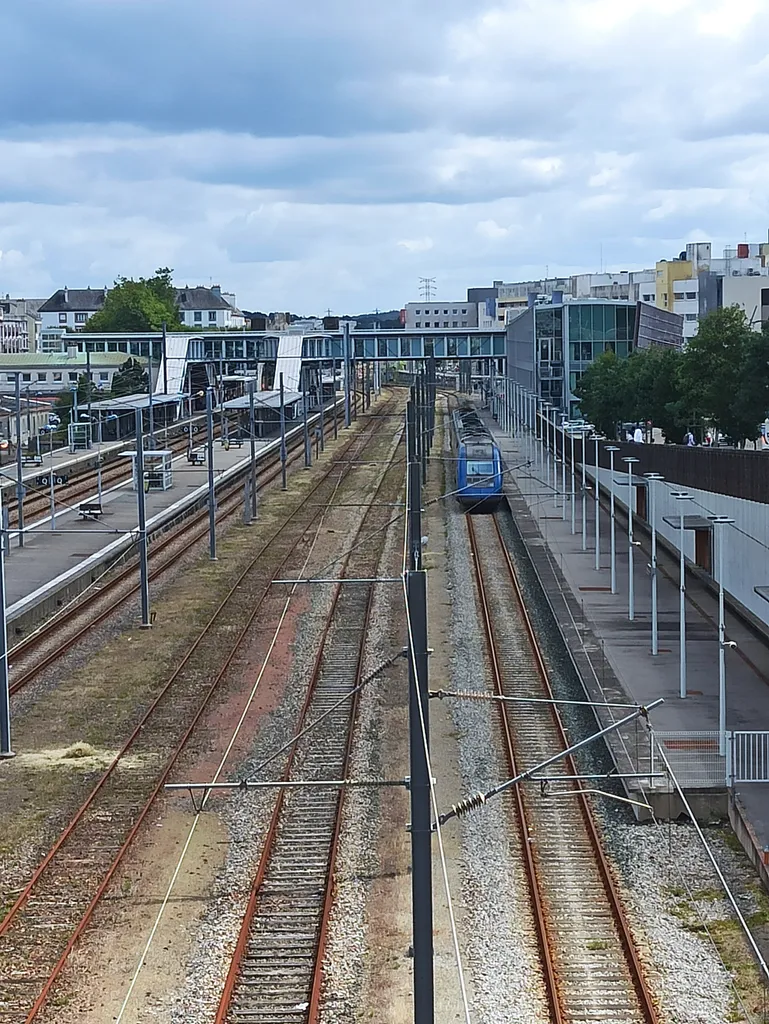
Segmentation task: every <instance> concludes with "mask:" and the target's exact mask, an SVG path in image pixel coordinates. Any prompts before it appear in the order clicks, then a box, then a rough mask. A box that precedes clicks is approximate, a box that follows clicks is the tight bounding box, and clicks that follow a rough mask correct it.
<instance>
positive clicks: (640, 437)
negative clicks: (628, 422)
mask: <svg viewBox="0 0 769 1024" xmlns="http://www.w3.org/2000/svg"><path fill="white" fill-rule="evenodd" d="M633 440H634V441H635V443H636V444H643V443H644V432H643V430H641V428H640V426H638V427H636V428H635V430H634V431H633Z"/></svg>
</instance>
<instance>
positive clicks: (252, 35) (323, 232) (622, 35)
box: [0, 0, 769, 313]
mask: <svg viewBox="0 0 769 1024" xmlns="http://www.w3.org/2000/svg"><path fill="white" fill-rule="evenodd" d="M767 38H769V0H739V3H738V2H737V0H664V2H663V0H499V2H497V3H496V4H491V3H488V2H487V0H386V2H384V3H380V2H374V0H281V2H277V0H216V2H212V0H184V2H182V0H12V2H11V3H9V4H7V5H5V7H4V11H3V26H2V39H3V45H2V60H0V292H1V293H3V294H4V293H5V292H10V293H12V294H17V295H25V296H45V295H48V294H50V293H51V292H52V291H53V290H54V289H55V288H58V287H62V286H63V285H65V284H66V285H69V286H70V287H77V286H86V285H92V286H97V285H104V284H108V283H111V282H112V280H113V279H114V278H115V277H116V276H117V275H119V274H125V275H127V276H139V275H143V274H148V273H151V272H152V271H153V270H154V269H155V267H157V266H160V265H168V266H171V267H173V268H174V269H175V278H176V280H177V283H180V284H184V283H187V284H190V285H192V284H208V283H210V282H211V281H213V282H214V283H220V284H221V285H222V286H223V287H226V288H227V289H231V290H234V291H235V292H236V293H237V296H238V301H239V303H240V304H241V305H242V306H243V307H244V308H248V309H256V308H259V309H268V310H270V309H291V310H294V311H297V312H299V311H302V312H318V311H321V310H323V309H325V308H327V307H328V308H331V309H332V310H334V311H335V312H351V313H354V312H362V311H365V310H369V309H373V308H374V307H376V306H378V307H379V308H383V309H387V308H393V307H398V306H400V305H402V304H403V303H404V302H406V301H407V300H409V299H413V298H417V297H418V279H419V277H420V276H429V277H435V278H436V279H437V282H438V295H439V297H442V298H455V297H459V296H461V295H462V294H463V293H464V289H465V288H466V287H467V286H468V285H482V284H486V283H490V281H491V280H492V279H494V278H503V279H504V280H508V281H509V280H516V279H520V278H526V277H529V276H539V275H542V274H544V273H545V271H546V270H549V272H550V273H551V274H553V273H574V272H579V271H588V270H597V269H598V268H599V266H600V264H601V260H603V265H604V267H608V268H613V269H617V270H620V269H632V268H640V267H642V266H648V265H650V264H653V261H654V260H656V259H658V258H662V257H670V256H673V255H675V254H677V253H678V251H679V250H680V249H681V248H682V247H683V246H684V244H685V243H686V242H687V241H693V240H699V239H702V240H712V241H713V242H714V244H715V247H716V250H717V251H718V252H719V254H720V248H721V247H722V246H723V245H726V244H733V243H735V242H737V241H742V240H743V239H744V238H745V237H746V236H747V238H748V239H749V240H751V241H763V240H765V239H766V231H767V228H768V227H769V209H767V207H768V206H769V199H768V194H769V193H768V191H767V182H768V181H769V134H768V133H769V102H767V98H768V97H769V56H767V46H766V40H767Z"/></svg>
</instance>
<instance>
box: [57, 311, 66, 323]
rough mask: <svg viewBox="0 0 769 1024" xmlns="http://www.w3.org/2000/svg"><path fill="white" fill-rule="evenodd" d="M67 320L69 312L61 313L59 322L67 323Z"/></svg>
mask: <svg viewBox="0 0 769 1024" xmlns="http://www.w3.org/2000/svg"><path fill="white" fill-rule="evenodd" d="M66 322H67V314H66V313H59V323H60V324H65V323H66Z"/></svg>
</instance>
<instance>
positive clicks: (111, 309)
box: [85, 267, 183, 332]
mask: <svg viewBox="0 0 769 1024" xmlns="http://www.w3.org/2000/svg"><path fill="white" fill-rule="evenodd" d="M171 274H172V271H171V270H169V268H168V267H160V268H159V269H158V270H156V271H155V273H154V274H153V275H152V277H140V278H139V280H138V281H134V280H133V278H128V277H119V278H118V279H117V280H116V281H115V285H114V287H113V288H111V289H110V290H109V291H108V292H107V297H106V299H105V301H104V305H103V306H102V308H101V309H100V310H99V311H98V313H94V315H93V316H92V317H90V318H89V320H88V322H87V323H86V325H85V330H86V331H91V332H94V331H99V332H104V331H107V332H110V331H115V332H119V331H132V332H141V331H159V330H160V329H161V327H162V326H163V323H165V324H166V327H167V329H168V330H169V331H180V330H181V329H182V327H183V325H182V322H181V319H180V317H179V309H178V307H177V305H176V290H175V288H174V286H173V283H172V282H171Z"/></svg>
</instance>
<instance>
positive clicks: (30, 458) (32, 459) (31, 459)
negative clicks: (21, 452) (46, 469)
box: [21, 455, 43, 466]
mask: <svg viewBox="0 0 769 1024" xmlns="http://www.w3.org/2000/svg"><path fill="white" fill-rule="evenodd" d="M21 464H22V466H42V465H43V459H42V456H40V455H25V456H24V458H23V459H22V460H21Z"/></svg>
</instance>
